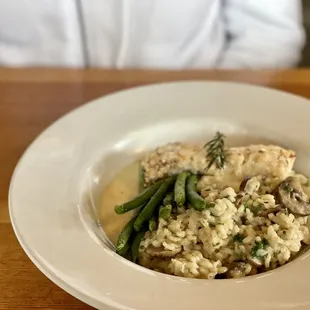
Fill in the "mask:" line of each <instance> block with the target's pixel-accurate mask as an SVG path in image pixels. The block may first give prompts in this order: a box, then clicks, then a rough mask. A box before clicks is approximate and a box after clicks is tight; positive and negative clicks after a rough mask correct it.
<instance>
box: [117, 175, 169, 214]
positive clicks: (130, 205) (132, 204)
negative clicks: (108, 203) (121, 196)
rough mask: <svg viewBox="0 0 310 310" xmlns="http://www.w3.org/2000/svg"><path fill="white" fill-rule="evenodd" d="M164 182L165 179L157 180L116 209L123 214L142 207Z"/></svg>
mask: <svg viewBox="0 0 310 310" xmlns="http://www.w3.org/2000/svg"><path fill="white" fill-rule="evenodd" d="M162 184H163V180H160V181H157V182H156V183H154V184H153V185H151V186H150V187H148V188H146V189H145V190H144V191H143V192H142V193H141V194H140V195H139V196H137V197H136V198H134V199H132V200H130V201H128V202H125V203H123V204H121V205H117V206H115V208H114V210H115V212H116V213H117V214H123V213H126V212H128V211H130V210H133V209H136V208H139V207H141V206H142V205H143V204H144V203H146V202H147V201H148V200H149V199H150V198H151V197H152V196H153V195H154V194H155V193H156V191H157V190H158V188H159V187H160V186H161V185H162Z"/></svg>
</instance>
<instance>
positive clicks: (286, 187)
mask: <svg viewBox="0 0 310 310" xmlns="http://www.w3.org/2000/svg"><path fill="white" fill-rule="evenodd" d="M283 189H284V190H285V191H286V192H288V193H290V192H292V191H293V189H292V187H291V186H290V185H289V184H287V183H286V184H284V186H283Z"/></svg>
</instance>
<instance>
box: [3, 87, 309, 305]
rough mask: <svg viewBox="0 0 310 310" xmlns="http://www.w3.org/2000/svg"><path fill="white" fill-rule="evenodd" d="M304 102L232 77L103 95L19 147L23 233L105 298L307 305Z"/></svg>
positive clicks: (39, 251)
mask: <svg viewBox="0 0 310 310" xmlns="http://www.w3.org/2000/svg"><path fill="white" fill-rule="evenodd" d="M309 113H310V105H309V101H308V100H307V99H305V98H301V97H297V96H294V95H292V94H288V93H284V92H280V91H276V90H272V89H268V88H263V87H257V86H251V85H243V84H235V83H227V82H195V81H193V82H177V83H168V84H157V85H150V86H144V87H138V88H134V89H130V90H126V91H122V92H119V93H116V94H112V95H109V96H106V97H103V98H99V99H97V100H95V101H93V102H90V103H88V104H86V105H83V106H82V107H80V108H79V109H76V110H74V111H72V112H71V113H69V114H67V115H65V116H64V117H62V118H61V119H59V120H58V121H56V122H55V123H54V124H53V125H51V126H50V127H49V128H47V129H46V130H45V131H44V132H43V133H42V134H41V135H40V136H39V137H38V138H37V139H36V140H35V141H34V142H33V143H32V144H31V145H30V146H29V148H28V149H27V150H26V152H25V153H24V155H23V156H22V158H21V159H20V161H19V163H18V165H17V167H16V169H15V172H14V174H13V177H12V181H11V186H10V193H9V205H10V216H11V220H12V224H13V227H14V231H15V233H16V236H17V238H18V240H19V242H20V244H21V246H22V247H23V249H24V250H25V252H26V253H27V255H28V256H29V257H30V259H31V260H32V261H33V262H34V264H35V265H36V266H37V267H38V268H39V269H40V270H41V271H42V272H43V273H44V274H45V275H46V276H47V277H49V278H50V279H51V280H52V281H53V282H55V283H56V284H57V285H59V286H60V287H61V288H63V289H64V290H66V291H67V292H69V293H70V294H72V295H73V296H75V297H77V298H79V299H80V300H82V301H84V302H86V303H88V304H89V305H92V306H94V307H96V308H98V309H136V310H144V309H149V310H153V309H154V310H155V309H156V310H158V309H171V310H173V309H178V310H188V309H192V310H196V309H197V310H198V309H199V310H200V309H205V308H206V307H208V308H210V309H214V310H216V309H218V310H222V309H252V310H258V309H259V310H264V309H266V310H267V309H268V310H270V309H275V310H276V309H278V310H281V309H300V310H303V309H309V307H310V297H309V295H308V292H307V288H308V286H309V285H310V268H309V266H310V256H309V253H310V252H309V251H308V249H309V245H310V200H309V197H310V182H309V178H308V177H309V176H310V164H309V157H310V138H309V135H308V131H309V123H308V115H309Z"/></svg>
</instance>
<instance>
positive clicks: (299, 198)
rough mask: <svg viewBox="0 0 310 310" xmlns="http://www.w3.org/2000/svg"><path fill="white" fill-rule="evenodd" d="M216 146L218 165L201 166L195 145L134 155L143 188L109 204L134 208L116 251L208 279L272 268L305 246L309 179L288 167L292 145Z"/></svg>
mask: <svg viewBox="0 0 310 310" xmlns="http://www.w3.org/2000/svg"><path fill="white" fill-rule="evenodd" d="M223 147H224V146H223ZM209 150H210V148H209ZM222 150H225V157H223V158H224V159H225V161H224V162H223V163H222V166H219V165H216V162H215V161H214V163H213V165H209V163H210V162H211V159H210V157H209V158H208V148H206V147H205V146H204V145H199V144H185V143H172V144H168V145H166V146H162V147H159V148H157V149H156V150H154V151H153V152H151V153H149V154H148V155H147V156H146V157H145V158H144V159H143V160H142V162H141V171H142V173H143V174H142V178H143V183H144V185H145V186H146V187H147V188H146V189H145V190H144V191H143V192H142V193H141V194H140V195H139V196H138V197H136V198H135V199H134V200H132V201H130V202H127V203H125V204H123V205H119V206H116V208H115V211H116V212H117V213H118V214H121V213H125V212H127V211H128V210H132V209H134V208H136V210H138V211H137V212H136V214H135V216H134V217H133V219H132V220H131V221H130V222H129V223H128V224H127V225H126V226H125V227H124V229H123V231H122V232H121V234H120V237H119V240H118V242H117V244H116V251H117V252H118V253H119V254H120V255H123V256H124V257H127V258H129V259H131V260H133V261H134V262H136V263H139V264H140V265H142V266H144V267H146V268H149V269H152V270H156V271H159V272H163V273H166V274H171V275H176V276H181V277H188V278H199V279H214V278H240V277H244V276H248V275H254V274H257V273H261V272H265V271H268V270H272V269H274V268H277V267H279V266H282V265H284V264H286V263H287V262H289V261H291V260H292V259H293V258H294V257H296V255H297V254H298V253H300V251H301V250H302V249H303V248H305V247H306V245H309V244H310V217H309V215H310V205H309V198H308V195H307V193H309V182H308V179H307V178H306V177H305V176H303V175H300V174H295V173H294V171H293V166H294V162H295V159H296V156H295V152H294V151H292V150H286V149H283V148H281V147H279V146H273V145H269V146H264V145H252V146H247V147H240V148H230V149H224V148H223V149H222ZM209 153H210V152H209ZM209 155H210V154H209ZM218 163H220V161H218ZM206 167H207V169H206ZM164 185H165V186H164ZM182 186H183V188H182ZM152 188H153V189H152ZM143 195H144V197H143ZM169 195H170V196H169ZM141 197H142V198H143V199H142V198H141ZM169 197H170V198H169ZM139 199H140V200H139Z"/></svg>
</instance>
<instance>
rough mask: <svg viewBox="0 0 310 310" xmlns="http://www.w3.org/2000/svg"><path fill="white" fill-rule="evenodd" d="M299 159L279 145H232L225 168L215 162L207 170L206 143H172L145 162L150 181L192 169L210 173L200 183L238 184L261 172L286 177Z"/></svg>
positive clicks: (278, 177)
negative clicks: (204, 144)
mask: <svg viewBox="0 0 310 310" xmlns="http://www.w3.org/2000/svg"><path fill="white" fill-rule="evenodd" d="M295 159H296V154H295V152H294V151H293V150H289V149H284V148H281V147H279V146H276V145H249V146H246V147H232V148H229V149H227V151H226V164H225V167H224V168H223V169H218V168H217V167H216V166H215V165H213V166H212V167H211V168H210V169H209V170H208V171H206V167H207V166H208V163H209V160H208V158H207V157H206V150H205V149H204V147H203V145H202V144H190V143H170V144H167V145H165V146H162V147H159V148H157V149H155V150H154V151H153V152H151V153H149V154H148V155H147V156H146V157H145V158H144V160H143V161H142V163H141V164H142V167H143V169H144V178H145V182H146V184H149V183H151V182H153V181H155V180H157V179H160V178H163V177H165V176H167V175H169V174H176V173H179V172H181V171H184V170H188V171H191V172H193V173H199V174H202V175H206V176H207V177H202V179H201V181H200V184H203V185H207V184H213V183H216V184H222V186H223V187H224V186H231V187H233V188H238V186H239V184H240V182H241V181H242V180H243V179H244V178H247V177H253V176H257V175H260V176H265V177H269V178H274V179H277V180H278V182H281V181H283V180H284V179H286V178H287V177H288V176H289V175H290V174H291V172H292V169H293V166H294V163H295Z"/></svg>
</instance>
